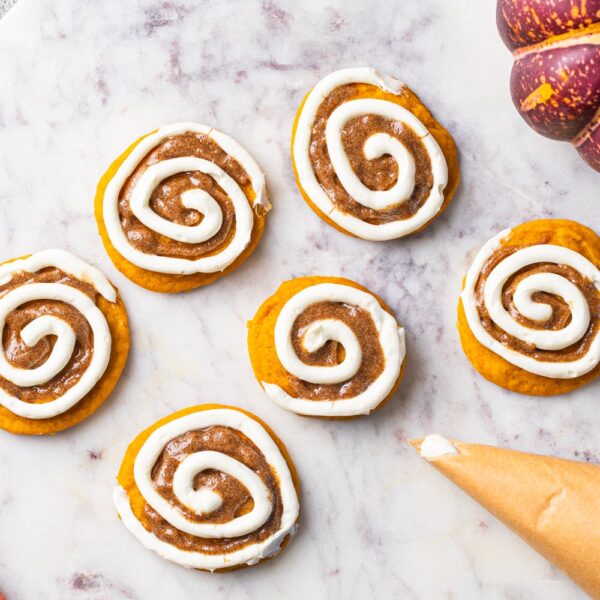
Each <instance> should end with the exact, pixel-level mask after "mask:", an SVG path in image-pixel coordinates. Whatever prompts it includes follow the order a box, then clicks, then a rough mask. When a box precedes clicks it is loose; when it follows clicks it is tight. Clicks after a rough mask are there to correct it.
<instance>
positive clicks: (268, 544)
mask: <svg viewBox="0 0 600 600" xmlns="http://www.w3.org/2000/svg"><path fill="white" fill-rule="evenodd" d="M219 425H220V426H225V427H230V428H231V429H234V430H236V431H239V432H240V433H241V434H243V435H244V436H245V437H247V438H248V439H249V440H250V441H251V442H252V443H254V444H255V445H256V447H257V448H258V449H259V450H260V451H261V453H262V454H263V456H264V458H265V460H266V462H267V463H268V464H269V466H270V468H271V469H272V470H273V471H274V472H275V475H276V478H277V484H278V485H279V491H280V496H281V503H282V514H281V521H280V525H279V528H278V530H277V531H275V532H274V533H272V534H271V535H270V536H269V537H268V538H266V539H265V540H263V541H261V542H255V543H250V544H248V545H247V546H244V547H243V548H240V549H238V550H235V551H233V552H229V553H222V554H205V553H202V552H196V551H186V550H181V549H179V548H177V547H176V546H173V545H171V544H168V543H166V542H163V541H162V540H160V539H159V538H158V537H157V536H156V535H154V533H152V532H150V531H148V530H146V529H145V528H144V526H143V525H142V524H141V523H140V522H139V521H138V519H137V518H136V516H135V515H134V513H133V511H132V509H131V505H130V502H129V498H128V496H127V492H126V491H125V490H124V489H123V488H122V487H121V486H117V488H116V489H115V493H114V502H115V505H116V507H117V511H118V513H119V516H120V517H121V519H122V520H123V523H124V524H125V526H126V527H127V529H129V531H131V533H133V535H134V536H135V537H136V538H137V539H138V540H139V541H140V542H141V543H142V544H143V545H144V546H145V547H146V548H149V549H150V550H153V551H154V552H156V553H158V554H159V555H161V556H162V557H164V558H166V559H167V560H170V561H172V562H175V563H178V564H180V565H183V566H184V567H190V568H195V569H205V570H210V571H213V570H215V569H223V568H227V567H233V566H236V565H240V564H255V563H257V562H258V561H259V560H261V559H262V558H266V557H267V556H271V555H273V554H276V553H277V552H278V550H279V547H280V545H281V543H282V542H283V540H284V539H285V537H286V536H288V535H290V534H293V533H295V528H296V521H297V520H298V514H299V503H298V496H297V493H296V489H295V487H294V482H293V479H292V475H291V473H290V470H289V467H288V465H287V462H286V460H285V458H284V456H283V455H282V453H281V451H280V450H279V448H278V447H277V444H276V443H275V442H274V441H273V439H272V438H271V436H270V435H269V434H268V432H267V431H266V430H265V429H264V427H262V425H260V423H258V422H257V421H255V420H254V419H252V418H250V417H248V416H247V415H245V414H244V413H242V412H240V411H237V410H232V409H227V408H216V409H209V410H202V411H198V412H194V413H191V414H188V415H185V416H183V417H180V418H178V419H176V420H174V421H170V422H168V423H166V424H165V425H162V426H161V427H159V428H158V429H157V430H155V431H154V432H153V433H152V434H151V435H150V436H149V437H148V439H147V440H146V441H145V442H144V445H143V446H142V448H141V449H140V451H139V452H138V455H137V457H136V459H135V463H134V478H135V483H136V485H137V487H138V489H139V491H140V493H141V494H142V496H143V497H144V500H145V501H146V502H147V503H148V504H149V505H150V506H151V507H152V508H153V509H154V510H155V511H156V512H157V513H158V514H159V515H160V516H161V517H163V518H164V519H166V520H167V521H168V522H169V523H170V524H171V525H172V526H173V527H175V528H176V529H178V530H180V531H184V532H186V533H188V534H190V535H194V536H198V537H202V538H221V539H223V538H234V537H239V536H242V535H246V534H249V533H252V532H253V531H256V530H258V529H259V528H260V527H261V526H262V525H263V524H264V523H265V522H266V521H267V519H268V518H269V517H270V515H271V513H272V510H273V503H272V498H271V493H270V491H269V489H268V488H267V486H266V485H265V483H264V482H263V481H262V479H261V478H260V477H259V476H258V475H257V474H256V473H255V472H254V471H252V470H251V469H250V468H248V467H247V466H246V465H244V464H243V463H241V462H239V461H237V460H236V459H234V458H232V457H231V456H229V455H227V454H223V453H221V452H215V451H201V452H196V453H194V454H190V455H189V456H187V457H186V458H185V459H184V460H183V461H182V462H181V463H180V464H179V466H178V467H177V470H176V472H175V475H174V478H173V492H174V494H175V496H176V497H177V499H178V500H179V501H180V502H181V503H182V504H183V505H185V506H186V507H187V508H188V509H190V510H192V511H193V512H195V513H196V514H198V515H207V514H210V513H211V512H213V511H214V510H216V509H218V508H219V507H220V506H221V504H222V503H223V501H224V499H223V498H222V497H221V496H220V495H219V494H218V493H216V492H215V491H213V490H210V489H203V488H201V489H199V490H194V489H193V487H192V485H193V481H194V477H195V476H196V475H197V474H198V473H201V472H202V471H205V470H207V469H215V470H218V471H221V472H223V473H227V474H228V475H230V476H232V477H235V478H236V479H237V480H239V481H240V482H241V483H242V484H243V485H244V486H245V487H246V488H247V490H248V492H249V493H250V495H251V496H252V500H253V502H254V507H253V508H252V510H251V511H250V512H249V513H247V514H244V515H242V516H240V517H235V518H234V519H233V520H231V521H229V522H226V523H218V524H217V523H210V522H202V523H197V522H194V521H190V520H188V519H187V518H186V517H185V516H184V515H183V514H182V513H181V512H180V511H179V510H178V509H177V508H175V507H174V506H173V505H172V504H170V503H169V502H168V501H167V500H166V499H165V498H163V497H162V496H161V495H160V494H159V493H158V492H157V491H156V489H155V488H154V485H153V482H152V468H153V467H154V465H155V463H156V461H157V459H158V458H159V456H160V454H161V452H162V451H163V450H164V448H165V446H166V445H167V444H168V443H169V442H170V441H171V440H173V439H174V438H176V437H178V436H181V435H184V434H185V433H187V432H189V431H194V430H199V429H204V428H207V427H213V426H219Z"/></svg>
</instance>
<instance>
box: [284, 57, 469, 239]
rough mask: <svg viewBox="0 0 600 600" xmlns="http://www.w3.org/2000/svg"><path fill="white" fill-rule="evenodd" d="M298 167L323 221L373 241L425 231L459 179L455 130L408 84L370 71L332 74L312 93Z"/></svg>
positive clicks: (295, 156)
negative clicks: (436, 116) (448, 128)
mask: <svg viewBox="0 0 600 600" xmlns="http://www.w3.org/2000/svg"><path fill="white" fill-rule="evenodd" d="M292 164H293V167H294V173H295V175H296V182H297V184H298V187H299V189H300V192H301V194H302V197H303V198H304V200H305V201H306V202H307V203H308V205H309V206H310V207H311V208H312V209H313V210H314V211H315V212H316V213H317V214H318V215H319V216H320V217H321V218H322V219H324V220H325V221H327V222H328V223H329V224H330V225H333V226H334V227H335V228H336V229H338V230H340V231H342V232H344V233H346V234H349V235H353V236H356V237H359V238H363V239H366V240H373V241H383V240H391V239H395V238H400V237H403V236H406V235H409V234H412V233H415V232H417V231H420V230H421V229H423V228H424V227H425V226H427V225H428V224H429V223H431V221H433V220H434V219H435V218H437V217H438V216H439V215H440V214H441V213H442V211H443V210H444V209H445V208H446V207H447V206H448V204H449V203H450V201H451V199H452V196H453V195H454V192H455V191H456V188H457V186H458V182H459V178H460V172H459V168H458V160H457V150H456V145H455V143H454V140H453V139H452V137H451V135H450V134H449V133H448V131H446V129H444V128H443V127H442V126H441V125H440V124H439V123H438V122H437V121H436V120H435V119H434V118H433V117H432V115H431V113H430V112H429V110H428V109H427V108H426V107H425V105H424V104H423V103H422V102H421V101H420V100H419V98H418V97H417V96H416V95H415V94H414V93H413V92H412V91H411V90H410V89H409V88H408V87H407V86H406V85H405V84H404V83H402V82H400V81H398V80H397V79H394V78H393V77H389V76H387V75H383V74H381V73H379V72H378V71H375V70H374V69H368V68H355V69H344V70H341V71H336V72H334V73H331V74H330V75H327V76H326V77H325V78H324V79H322V80H321V81H319V83H317V85H315V87H314V88H312V90H311V91H310V92H309V93H308V94H307V95H306V97H305V98H304V100H303V101H302V104H301V105H300V108H299V109H298V112H297V114H296V119H295V121H294V126H293V131H292Z"/></svg>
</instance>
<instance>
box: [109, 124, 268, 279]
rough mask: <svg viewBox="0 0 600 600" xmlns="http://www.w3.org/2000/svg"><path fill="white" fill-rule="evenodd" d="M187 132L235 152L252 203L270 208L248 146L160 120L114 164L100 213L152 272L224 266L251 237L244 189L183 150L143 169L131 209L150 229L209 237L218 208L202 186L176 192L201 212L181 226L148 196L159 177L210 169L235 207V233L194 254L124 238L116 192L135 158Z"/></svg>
mask: <svg viewBox="0 0 600 600" xmlns="http://www.w3.org/2000/svg"><path fill="white" fill-rule="evenodd" d="M186 132H192V133H197V134H203V135H206V136H208V137H210V138H211V139H212V140H213V141H214V142H215V143H217V144H218V145H219V146H220V147H221V149H222V150H223V151H224V152H226V153H227V154H228V155H229V156H231V157H232V158H234V159H235V160H236V161H237V162H239V163H240V165H241V166H242V167H243V169H244V170H245V171H246V173H248V176H249V177H250V181H251V183H252V188H253V190H254V193H255V194H256V198H255V199H254V206H258V205H261V206H262V207H263V208H264V209H265V210H268V209H269V208H270V204H269V201H268V198H267V192H266V186H265V177H264V175H263V173H262V171H261V170H260V168H259V166H258V165H257V164H256V162H255V161H254V159H253V158H252V157H251V156H250V155H249V154H248V152H247V151H246V150H245V149H244V148H242V147H241V146H240V145H239V144H238V143H237V142H236V141H235V140H233V139H232V138H230V137H229V136H227V135H225V134H224V133H221V132H218V131H216V130H214V129H212V128H210V127H207V126H205V125H199V124H197V123H175V124H172V125H165V126H164V127H161V128H160V129H159V130H158V131H156V132H155V133H152V134H150V135H148V136H146V137H145V138H143V139H142V140H141V141H140V142H139V143H138V144H137V145H136V146H135V147H134V149H133V151H132V152H131V154H129V156H128V157H127V158H126V159H125V161H124V162H123V163H122V164H121V166H120V167H119V168H118V170H117V172H116V173H115V175H114V176H113V178H112V179H111V180H110V182H109V183H108V185H107V187H106V191H105V193H104V199H103V209H102V210H103V217H104V223H105V225H106V230H107V233H108V236H109V238H110V241H111V242H112V244H113V246H114V247H115V248H116V249H117V250H118V252H119V253H120V254H121V255H122V256H123V257H125V258H126V259H127V260H128V261H129V262H131V263H133V264H135V265H137V266H138V267H141V268H142V269H146V270H148V271H154V272H157V273H168V274H173V275H176V274H179V275H189V274H193V273H215V272H219V271H223V270H224V269H226V268H227V267H228V266H229V265H230V264H232V263H233V262H234V261H235V259H236V258H238V256H239V255H240V254H241V253H242V252H243V251H244V250H245V248H246V247H247V246H248V244H249V243H250V239H251V236H252V228H253V224H254V215H253V212H252V207H251V206H250V205H249V203H248V200H247V198H246V195H245V194H244V191H243V190H242V188H241V187H240V186H239V185H238V184H237V182H236V181H235V180H234V179H233V178H232V177H230V176H229V175H228V174H227V173H226V172H225V171H224V170H223V169H221V168H220V167H219V166H218V165H216V164H215V163H212V162H210V161H208V160H204V159H201V158H198V157H195V156H183V157H179V158H173V159H168V160H164V161H161V162H158V163H156V164H153V165H151V166H150V167H148V168H147V169H146V171H145V172H144V173H143V175H142V176H141V177H140V179H139V181H138V182H137V183H136V186H135V188H134V191H133V194H132V196H131V199H130V207H131V210H132V212H133V214H134V215H135V216H136V218H137V219H139V220H140V221H141V222H142V223H143V224H144V225H145V226H146V227H148V228H149V229H151V230H153V231H155V232H157V233H160V234H161V235H164V236H166V237H168V238H171V239H173V240H176V241H178V242H183V243H188V244H194V243H200V242H204V241H206V240H209V239H210V238H212V237H213V236H214V235H215V234H216V233H218V231H219V230H220V228H221V224H222V220H223V214H222V211H221V208H220V206H219V204H218V203H217V202H216V201H215V200H214V199H213V198H212V197H211V196H210V195H209V194H208V193H207V192H204V191H202V190H188V191H186V192H184V193H183V194H182V196H181V202H182V204H183V205H184V206H185V207H187V208H191V209H195V210H197V211H199V212H200V213H202V215H203V220H202V221H201V222H200V223H199V224H198V225H195V226H191V227H190V226H185V225H179V224H177V223H173V222H171V221H169V220H167V219H164V218H163V217H161V216H160V215H158V214H157V213H155V212H154V211H153V210H152V209H151V208H150V197H151V196H152V193H153V192H154V190H155V189H156V188H157V187H158V185H159V184H160V182H161V181H164V180H165V179H166V178H167V177H170V176H172V175H175V174H177V173H183V172H187V171H200V172H202V173H205V174H207V175H209V176H210V177H211V178H212V179H214V180H215V182H216V183H217V184H218V185H219V186H220V187H221V188H222V189H223V190H224V191H225V193H226V194H227V196H228V197H229V199H230V200H231V203H232V205H233V209H234V213H235V233H234V236H233V238H232V239H231V240H230V242H229V243H228V244H227V246H225V247H224V248H223V249H222V250H221V251H220V252H217V253H216V254H212V255H209V256H204V257H201V258H197V259H194V260H191V259H185V258H176V257H170V256H159V255H155V254H146V253H145V252H141V251H140V250H137V249H136V248H134V247H133V246H132V245H131V244H130V243H129V241H128V239H127V237H126V235H125V233H124V231H123V229H122V226H121V221H120V218H119V208H118V203H119V195H120V193H121V189H122V188H123V186H124V185H125V183H126V181H127V179H128V178H129V177H130V176H131V174H132V173H133V171H134V170H135V169H136V167H137V166H138V164H139V163H140V161H141V160H142V159H143V158H144V157H145V156H146V155H147V154H148V152H150V151H151V150H152V149H153V148H155V147H156V146H157V145H158V144H159V143H160V142H161V141H163V140H164V139H165V138H168V137H170V136H175V135H181V134H184V133H186Z"/></svg>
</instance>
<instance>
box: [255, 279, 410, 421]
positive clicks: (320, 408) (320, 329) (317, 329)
mask: <svg viewBox="0 0 600 600" xmlns="http://www.w3.org/2000/svg"><path fill="white" fill-rule="evenodd" d="M318 302H340V303H344V304H346V305H348V306H347V308H348V310H352V309H353V307H359V308H361V309H363V310H365V311H367V312H368V313H369V315H370V316H371V318H372V319H373V323H374V324H375V328H376V330H377V333H378V339H379V343H380V345H381V349H382V351H383V357H384V363H385V364H384V368H383V371H382V372H381V373H380V375H379V376H378V377H377V378H376V379H375V380H374V381H373V382H371V384H370V385H369V387H368V388H367V389H366V390H364V391H363V392H361V393H360V394H358V395H356V396H354V397H351V398H344V399H339V400H318V401H316V400H309V399H305V398H294V397H292V396H290V395H289V394H288V393H287V392H285V391H284V390H283V389H282V388H280V387H279V386H277V385H275V384H271V383H268V382H265V381H262V382H261V385H262V386H263V388H264V390H265V392H266V393H267V395H268V396H269V398H271V400H273V401H274V402H275V403H276V404H278V405H279V406H281V407H282V408H285V409H286V410H289V411H292V412H295V413H298V414H303V415H319V416H338V417H340V416H353V415H359V414H368V413H369V412H371V411H372V410H373V409H374V408H375V407H376V406H377V405H378V404H380V403H381V402H382V401H383V400H384V399H385V398H386V396H387V395H388V394H389V393H390V392H391V390H392V389H393V387H394V383H395V382H396V380H397V379H398V376H399V375H400V369H401V367H402V362H403V360H404V356H405V354H406V346H405V339H404V329H403V328H402V327H398V323H397V322H396V319H394V317H393V316H392V315H390V314H389V313H388V312H387V311H385V310H384V309H383V308H382V307H381V305H380V304H379V302H378V301H377V299H376V298H375V297H374V296H373V295H371V294H369V293H367V292H364V291H362V290H359V289H357V288H354V287H352V286H348V285H342V284H339V283H320V284H316V285H312V286H310V287H307V288H305V289H303V290H302V291H300V292H298V293H297V294H296V295H295V296H293V297H292V298H290V299H289V300H288V301H287V302H286V304H285V305H284V306H283V308H282V310H281V312H280V313H279V316H278V317H277V322H276V324H275V349H276V351H277V356H278V358H279V360H280V361H281V364H282V365H283V367H284V368H285V369H286V371H288V372H289V373H290V374H291V375H293V376H294V377H297V378H298V379H302V380H303V381H307V382H309V383H316V384H332V383H342V382H344V381H347V380H349V379H351V378H352V377H353V376H354V375H355V374H356V373H357V371H358V369H359V368H360V365H361V361H362V351H361V347H360V343H359V341H358V339H357V338H356V334H355V333H354V332H353V331H352V329H350V327H348V325H346V324H345V323H343V322H342V321H339V320H337V319H320V320H317V321H315V322H313V323H311V324H310V325H309V326H308V327H307V328H306V330H305V331H304V332H303V336H302V340H301V343H302V344H303V346H304V348H305V349H306V350H307V351H308V352H315V351H316V350H318V349H319V348H321V347H323V346H324V345H325V343H326V342H327V341H329V340H335V341H337V342H340V343H341V344H342V346H343V347H344V353H345V356H344V360H343V361H342V362H341V363H340V364H338V365H335V366H315V365H307V364H305V363H304V362H302V361H301V360H300V359H299V358H298V356H297V355H296V352H295V350H294V346H293V343H292V329H293V325H294V322H295V320H296V319H297V318H298V316H300V315H301V314H302V313H303V312H304V311H305V310H306V309H307V308H308V307H309V306H311V305H313V304H316V303H318Z"/></svg>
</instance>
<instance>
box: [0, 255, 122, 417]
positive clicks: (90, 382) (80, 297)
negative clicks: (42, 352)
mask: <svg viewBox="0 0 600 600" xmlns="http://www.w3.org/2000/svg"><path fill="white" fill-rule="evenodd" d="M47 267H56V268H58V269H61V270H62V271H64V272H65V273H68V274H69V275H72V276H73V277H75V278H77V279H79V280H81V281H83V282H85V283H88V284H89V285H92V286H93V287H94V288H95V289H96V290H97V291H98V293H100V294H101V295H102V296H104V297H105V298H106V299H107V300H108V301H110V302H115V301H116V298H117V296H116V291H115V289H114V288H113V287H112V285H111V284H110V282H109V281H108V280H107V279H106V278H105V277H104V275H102V273H100V271H98V270H97V269H95V268H94V267H91V266H90V265H88V264H86V263H85V262H83V261H82V260H80V259H79V258H76V257H75V256H73V255H72V254H69V253H68V252H65V251H64V250H44V251H41V252H37V253H36V254H33V255H31V256H29V257H28V258H24V259H20V260H16V261H13V262H10V263H6V264H4V265H2V266H0V285H6V284H7V283H9V282H10V281H11V279H12V278H13V276H14V275H15V274H16V273H19V272H22V271H26V272H28V273H35V272H37V271H39V270H40V269H44V268H47ZM34 300H54V301H59V302H64V303H66V304H69V305H71V306H73V307H74V308H75V309H76V310H77V311H78V312H79V313H80V314H81V315H82V316H83V317H84V318H85V319H86V321H87V322H88V324H89V326H90V328H91V330H92V333H93V339H94V351H93V354H92V358H91V361H90V363H89V364H88V366H87V368H86V370H85V371H84V373H83V374H82V376H81V378H80V379H79V381H77V383H75V385H73V386H72V387H70V388H69V389H68V390H67V391H66V392H65V393H64V394H63V395H62V396H60V397H59V398H56V399H54V400H51V401H50V402H44V403H40V404H36V403H31V402H24V401H23V400H20V399H19V398H17V397H15V396H12V395H11V394H9V393H8V392H6V391H5V390H3V389H0V404H2V405H3V406H4V407H6V408H7V409H8V410H10V411H11V412H13V413H15V414H16V415H19V416H21V417H26V418H28V419H48V418H51V417H55V416H57V415H60V414H62V413H64V412H66V411H67V410H69V409H70V408H72V407H73V406H75V404H77V402H79V401H80V400H81V399H82V398H83V397H84V396H85V395H86V394H87V393H88V392H89V391H90V390H91V389H92V388H93V387H94V385H95V384H96V383H97V382H98V380H99V379H100V378H101V377H102V375H103V374H104V371H105V370H106V367H107V366H108V361H109V359H110V351H111V335H110V330H109V328H108V323H107V322H106V318H105V316H104V314H103V313H102V311H101V310H100V309H99V308H98V307H97V306H96V304H95V303H94V302H93V301H92V300H91V299H90V298H89V297H88V296H86V295H85V294H84V293H83V292H81V291H79V290H77V289H75V288H74V287H72V286H69V285H66V284H62V283H35V282H32V283H27V284H25V285H22V286H20V287H17V288H15V289H13V290H11V291H9V292H7V293H6V294H5V295H4V296H2V297H1V298H0V335H1V332H2V331H3V330H4V326H5V323H6V319H7V317H8V315H9V314H10V313H11V312H12V311H14V310H15V309H17V308H18V307H19V306H22V305H23V304H25V303H27V302H32V301H34ZM20 335H21V338H22V340H23V341H24V342H25V344H27V345H28V346H30V347H31V346H34V345H35V344H37V343H38V342H39V341H40V340H41V339H42V338H44V337H45V336H48V335H53V336H56V337H57V340H56V342H55V344H54V347H53V348H52V351H51V353H50V356H49V357H48V358H47V360H46V361H45V362H44V363H43V364H42V365H40V366H39V367H36V368H33V369H21V368H17V367H14V366H13V365H11V364H10V363H9V362H8V360H7V358H6V356H5V354H4V350H3V349H0V375H1V376H2V377H3V378H4V379H6V380H7V381H10V382H11V383H13V384H14V385H17V386H19V387H32V386H36V385H43V384H45V383H47V382H48V381H50V380H51V379H52V378H53V377H55V376H56V375H58V374H59V373H60V372H61V371H62V370H63V368H64V367H65V366H66V365H67V363H68V362H69V360H70V359H71V356H72V354H73V350H74V347H75V341H76V338H75V333H74V332H73V330H72V329H71V327H70V326H69V324H68V323H66V322H65V321H63V320H62V319H60V318H58V317H55V316H51V315H42V316H40V317H38V318H36V319H34V320H33V321H31V322H30V323H28V324H27V326H26V327H24V328H23V330H22V331H21V332H20Z"/></svg>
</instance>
